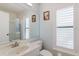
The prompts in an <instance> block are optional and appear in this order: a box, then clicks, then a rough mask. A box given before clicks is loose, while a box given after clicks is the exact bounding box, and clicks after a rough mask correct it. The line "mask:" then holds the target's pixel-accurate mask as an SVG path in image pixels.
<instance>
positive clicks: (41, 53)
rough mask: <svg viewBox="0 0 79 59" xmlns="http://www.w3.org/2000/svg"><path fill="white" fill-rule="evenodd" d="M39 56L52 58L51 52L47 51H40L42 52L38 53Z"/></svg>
mask: <svg viewBox="0 0 79 59" xmlns="http://www.w3.org/2000/svg"><path fill="white" fill-rule="evenodd" d="M40 55H42V56H52V53H51V52H49V51H48V50H45V49H44V50H42V51H40Z"/></svg>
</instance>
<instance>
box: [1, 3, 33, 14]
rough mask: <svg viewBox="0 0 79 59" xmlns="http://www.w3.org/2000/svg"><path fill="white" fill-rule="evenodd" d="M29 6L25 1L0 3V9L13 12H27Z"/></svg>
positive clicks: (29, 8)
mask: <svg viewBox="0 0 79 59" xmlns="http://www.w3.org/2000/svg"><path fill="white" fill-rule="evenodd" d="M31 8H32V7H31V6H29V5H28V4H27V3H0V9H2V10H5V11H9V12H15V13H24V12H28V10H31Z"/></svg>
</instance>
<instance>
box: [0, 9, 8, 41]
mask: <svg viewBox="0 0 79 59" xmlns="http://www.w3.org/2000/svg"><path fill="white" fill-rule="evenodd" d="M6 41H9V13H6V12H3V11H0V42H6Z"/></svg>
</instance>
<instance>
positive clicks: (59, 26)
mask: <svg viewBox="0 0 79 59" xmlns="http://www.w3.org/2000/svg"><path fill="white" fill-rule="evenodd" d="M73 15H74V9H73V7H68V8H63V9H60V10H57V11H56V45H57V46H59V47H63V48H69V49H73V48H74V42H73V40H74V28H73V25H74V24H73V19H74V18H73V17H74V16H73Z"/></svg>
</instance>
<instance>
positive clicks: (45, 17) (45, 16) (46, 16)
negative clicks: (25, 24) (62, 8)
mask: <svg viewBox="0 0 79 59" xmlns="http://www.w3.org/2000/svg"><path fill="white" fill-rule="evenodd" d="M43 18H44V20H49V11H45V12H43Z"/></svg>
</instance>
